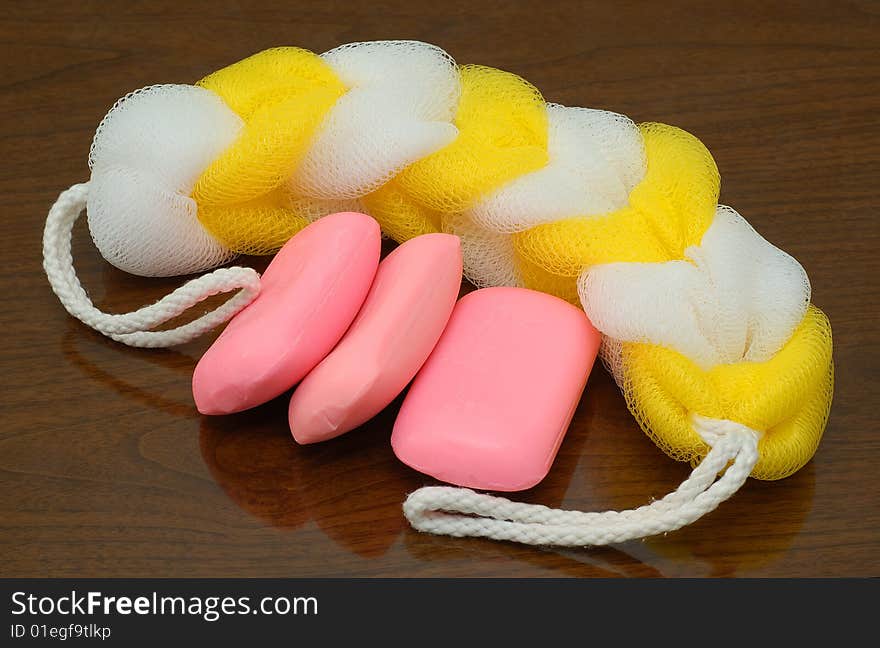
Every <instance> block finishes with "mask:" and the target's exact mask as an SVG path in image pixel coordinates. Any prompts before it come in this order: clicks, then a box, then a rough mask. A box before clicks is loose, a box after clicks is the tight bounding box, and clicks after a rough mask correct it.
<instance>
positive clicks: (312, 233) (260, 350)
mask: <svg viewBox="0 0 880 648" xmlns="http://www.w3.org/2000/svg"><path fill="white" fill-rule="evenodd" d="M380 252H381V231H380V229H379V225H378V223H376V221H375V220H373V219H372V218H370V217H369V216H367V215H365V214H358V213H355V212H343V213H339V214H331V215H329V216H325V217H324V218H321V219H319V220H317V221H315V222H314V223H312V224H310V225H308V226H307V227H306V228H304V229H303V230H302V231H300V232H299V233H298V234H296V236H294V237H293V238H291V239H290V240H289V241H288V242H287V243H286V244H285V245H284V247H283V248H281V250H280V251H279V252H278V254H277V255H276V256H275V258H274V259H273V260H272V262H271V263H270V264H269V267H268V268H266V271H265V272H264V273H263V276H262V278H261V280H260V283H261V290H260V294H259V296H258V297H257V298H256V299H255V300H254V301H253V302H252V303H251V304H250V305H249V306H248V307H247V308H245V309H244V310H243V311H241V312H240V313H239V314H238V315H236V316H235V317H234V318H233V319H232V320H231V321H230V322H229V324H228V325H227V326H226V330H224V331H223V333H222V334H221V335H220V337H218V338H217V340H216V341H215V342H214V344H213V345H211V347H210V348H209V349H208V350H207V351H206V352H205V355H203V356H202V358H201V360H200V361H199V363H198V365H196V368H195V372H194V373H193V382H192V388H193V398H194V399H195V402H196V407H197V408H198V410H199V411H200V412H201V413H202V414H231V413H233V412H240V411H242V410H246V409H249V408H251V407H255V406H257V405H260V404H261V403H265V402H266V401H269V400H271V399H273V398H275V397H276V396H278V395H280V394H282V393H284V392H285V391H287V390H288V389H290V388H291V387H293V386H294V385H295V384H296V383H298V382H299V381H300V380H302V378H303V377H304V376H305V375H306V374H307V373H308V372H309V371H311V370H312V369H313V368H314V367H315V366H316V365H317V364H318V363H319V362H320V361H321V360H323V359H324V357H325V356H326V355H327V354H328V353H329V352H330V351H331V349H333V347H334V346H335V345H336V343H337V342H339V340H340V338H341V337H342V336H343V335H344V334H345V331H346V329H348V327H349V326H350V325H351V322H352V321H353V320H354V318H355V316H356V315H357V313H358V311H359V310H360V307H361V306H362V305H363V303H364V299H366V296H367V293H368V292H369V290H370V286H371V284H372V283H373V278H374V277H375V275H376V268H377V267H378V265H379V254H380Z"/></svg>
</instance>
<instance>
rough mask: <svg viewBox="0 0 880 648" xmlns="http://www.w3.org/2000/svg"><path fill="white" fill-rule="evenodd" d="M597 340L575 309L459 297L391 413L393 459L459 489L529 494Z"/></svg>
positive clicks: (502, 291)
mask: <svg viewBox="0 0 880 648" xmlns="http://www.w3.org/2000/svg"><path fill="white" fill-rule="evenodd" d="M599 340H600V337H599V333H598V331H596V329H595V328H594V327H593V325H592V324H591V323H590V321H589V319H588V318H587V316H586V315H585V314H584V312H583V311H582V310H581V309H579V308H576V307H575V306H572V305H571V304H569V303H568V302H566V301H563V300H561V299H559V298H557V297H553V296H551V295H547V294H545V293H540V292H535V291H533V290H526V289H524V288H486V289H483V290H477V291H475V292H472V293H470V294H468V295H466V296H464V297H463V298H462V299H460V300H459V302H458V304H456V306H455V309H454V310H453V312H452V316H451V317H450V319H449V323H448V325H447V327H446V330H445V331H444V332H443V335H442V337H441V338H440V341H439V342H438V343H437V346H436V347H435V348H434V351H433V352H432V353H431V355H430V357H429V358H428V361H427V362H426V363H425V365H424V366H423V367H422V369H421V371H420V372H419V374H418V375H417V376H416V379H415V381H414V382H413V384H412V386H411V387H410V390H409V393H408V394H407V396H406V398H405V400H404V402H403V405H402V406H401V409H400V413H399V415H398V417H397V421H396V422H395V425H394V431H393V433H392V437H391V445H392V447H393V448H394V453H395V454H396V455H397V457H398V458H399V459H400V460H401V461H403V462H404V463H405V464H407V465H408V466H411V467H412V468H415V469H416V470H419V471H421V472H423V473H426V474H428V475H431V476H433V477H436V478H437V479H439V480H441V481H444V482H449V483H452V484H456V485H459V486H468V487H470V488H478V489H483V490H496V491H517V490H523V489H526V488H531V487H532V486H534V485H535V484H537V483H538V482H540V481H541V480H542V479H543V478H544V477H545V476H546V475H547V472H548V471H549V470H550V466H551V465H552V463H553V460H554V458H555V457H556V451H557V450H558V449H559V445H560V444H561V443H562V438H563V436H564V435H565V432H566V430H567V429H568V425H569V423H570V422H571V417H572V416H573V414H574V410H575V408H576V407H577V404H578V402H579V400H580V397H581V394H582V393H583V390H584V386H585V385H586V382H587V377H588V376H589V374H590V370H591V369H592V367H593V362H594V361H595V359H596V353H597V351H598V349H599Z"/></svg>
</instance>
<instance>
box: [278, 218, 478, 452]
mask: <svg viewBox="0 0 880 648" xmlns="http://www.w3.org/2000/svg"><path fill="white" fill-rule="evenodd" d="M461 263H462V261H461V244H460V241H459V239H458V237H457V236H452V235H450V234H425V235H423V236H418V237H416V238H413V239H410V240H409V241H407V242H406V243H404V244H403V245H401V246H399V247H398V248H396V249H395V250H394V251H393V252H392V253H391V254H389V255H388V256H387V257H386V258H385V259H384V260H383V261H382V262H381V263H380V264H379V270H378V271H377V273H376V279H375V280H374V282H373V287H372V288H371V289H370V293H369V295H368V296H367V299H366V301H365V302H364V306H363V308H362V309H361V311H360V313H359V314H358V316H357V318H356V319H355V321H354V323H353V324H352V325H351V328H350V329H349V330H348V332H347V333H346V334H345V336H344V337H343V338H342V340H341V341H340V342H339V344H338V345H337V346H336V348H335V349H333V351H331V352H330V354H329V355H328V356H327V357H326V358H324V360H323V361H321V363H320V364H319V365H318V366H317V367H315V369H313V370H312V371H311V373H309V375H308V376H306V377H305V379H304V380H303V381H302V382H301V383H300V385H299V386H298V387H297V388H296V390H295V391H294V392H293V397H292V398H291V399H290V408H289V420H290V430H291V432H292V434H293V438H294V439H296V441H297V442H299V443H315V442H317V441H324V440H327V439H332V438H333V437H336V436H339V435H340V434H344V433H346V432H349V431H351V430H353V429H354V428H356V427H358V426H359V425H361V424H363V423H365V422H366V421H368V420H369V419H371V418H373V417H374V416H375V415H376V414H378V413H379V412H380V411H381V410H383V409H384V408H385V407H386V406H387V405H388V404H389V403H390V402H391V401H393V400H394V399H395V398H396V397H397V396H398V395H399V394H400V393H401V392H402V391H403V389H404V388H405V387H406V385H407V384H409V382H410V381H411V380H412V379H413V376H415V375H416V372H418V370H419V368H420V367H421V366H422V365H423V364H424V362H425V360H426V359H427V358H428V355H429V354H430V353H431V350H432V349H433V348H434V345H436V344H437V340H438V339H439V338H440V334H441V333H442V332H443V329H444V327H445V326H446V323H447V321H449V316H450V314H451V313H452V308H453V306H455V300H456V298H457V297H458V292H459V288H460V287H461Z"/></svg>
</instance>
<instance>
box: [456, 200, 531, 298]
mask: <svg viewBox="0 0 880 648" xmlns="http://www.w3.org/2000/svg"><path fill="white" fill-rule="evenodd" d="M443 230H444V231H445V232H447V233H448V234H455V235H456V236H458V237H459V238H460V239H461V256H462V274H464V276H465V277H466V278H467V279H468V281H470V282H471V283H472V284H474V285H475V286H477V287H478V288H487V287H490V286H518V285H520V280H519V275H518V273H517V271H516V261H515V253H514V249H513V241H512V239H511V238H510V237H509V236H508V235H506V234H501V233H499V232H493V231H492V230H487V229H485V228H483V227H480V226H479V225H477V224H476V223H474V222H473V221H471V220H470V219H469V218H468V217H467V216H465V215H464V214H456V215H454V216H452V217H451V218H450V219H449V220H448V221H447V222H445V223H444V227H443Z"/></svg>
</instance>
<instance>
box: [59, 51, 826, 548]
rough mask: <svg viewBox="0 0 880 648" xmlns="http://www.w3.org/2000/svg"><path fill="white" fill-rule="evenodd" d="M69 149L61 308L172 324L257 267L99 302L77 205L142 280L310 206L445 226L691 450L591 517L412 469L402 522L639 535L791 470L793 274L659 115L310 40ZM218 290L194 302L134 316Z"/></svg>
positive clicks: (432, 228)
mask: <svg viewBox="0 0 880 648" xmlns="http://www.w3.org/2000/svg"><path fill="white" fill-rule="evenodd" d="M89 165H90V167H91V171H92V175H91V180H90V181H89V183H87V184H83V185H76V186H74V187H72V188H71V189H70V190H68V191H66V192H65V193H63V194H62V195H61V197H60V198H59V200H58V202H57V203H56V204H55V205H54V206H53V208H52V210H51V211H50V214H49V218H48V220H47V224H46V232H45V236H44V265H45V268H46V272H47V274H48V276H49V279H50V282H51V284H52V287H53V288H54V290H55V292H56V293H57V294H58V295H59V297H60V298H61V301H62V302H63V304H64V305H65V307H66V308H67V309H68V310H69V311H70V312H71V313H72V314H73V315H75V316H76V317H78V318H80V319H81V320H83V321H84V322H86V323H87V324H89V325H90V326H92V327H94V328H96V329H98V330H100V331H101V332H103V333H105V334H107V335H109V336H111V337H113V338H114V339H117V340H120V341H122V342H125V343H126V344H130V345H135V346H166V345H170V344H176V343H180V342H184V341H187V340H189V339H192V338H193V337H194V336H195V335H198V334H200V333H202V332H204V331H206V330H208V329H209V328H211V327H213V326H216V325H217V324H219V323H222V322H223V321H225V320H227V319H228V318H229V317H231V316H232V315H234V314H235V312H237V311H238V310H240V309H241V308H243V307H244V306H245V305H247V303H249V301H250V300H252V299H253V298H254V296H255V295H256V294H257V292H258V291H259V278H258V276H257V275H256V273H255V272H253V271H252V270H249V269H247V268H235V267H233V268H223V269H220V270H215V271H214V272H212V273H211V274H208V275H205V276H203V277H200V278H199V279H196V280H194V281H193V282H190V283H188V284H185V285H184V286H182V287H181V288H180V289H178V290H177V291H175V292H174V293H172V294H171V295H169V296H168V297H166V298H165V299H163V300H161V301H160V302H158V303H157V304H153V305H152V306H148V307H146V308H143V309H141V310H139V311H136V312H134V313H128V314H124V315H107V314H105V313H101V312H100V311H99V310H97V309H96V308H94V306H93V305H92V304H91V302H90V301H89V300H88V297H87V295H86V293H85V291H84V290H83V289H82V287H81V286H80V284H79V281H78V280H77V278H76V275H75V273H74V271H73V267H72V260H71V258H70V231H71V227H72V225H73V223H74V221H75V220H76V218H77V217H78V215H79V213H80V212H81V211H82V209H83V207H84V206H86V205H87V207H88V220H89V228H90V231H91V234H92V237H93V239H94V241H95V243H96V245H97V247H98V249H99V250H100V251H101V253H102V255H103V256H104V257H105V258H106V259H107V260H108V261H109V262H110V263H112V264H114V265H116V266H117V267H119V268H121V269H123V270H125V271H127V272H132V273H136V274H141V275H147V276H164V275H175V274H184V273H190V272H197V271H203V270H208V269H210V268H213V267H215V266H218V265H221V264H223V263H225V262H226V261H228V260H230V259H231V258H232V257H234V256H235V255H236V254H241V253H251V254H271V253H273V252H274V251H276V250H277V249H279V248H280V247H281V246H282V245H283V244H284V242H285V241H287V240H288V239H289V238H290V237H291V236H293V235H294V234H295V233H296V232H297V231H299V230H300V229H301V228H302V227H304V226H305V225H306V224H308V223H309V222H311V221H313V220H315V219H317V218H321V217H322V216H324V215H326V214H330V213H333V212H336V211H343V210H360V211H364V212H366V213H369V214H370V215H371V216H373V217H374V218H376V220H377V221H378V222H379V223H380V225H381V226H382V228H383V231H384V232H385V234H386V235H387V236H389V237H391V238H393V239H395V240H397V241H398V242H402V241H405V240H407V239H410V238H412V237H415V236H418V235H421V234H425V233H429V232H440V231H442V232H450V233H453V234H456V235H458V236H459V237H460V238H461V242H462V251H463V256H464V273H465V275H466V276H467V277H468V278H469V279H470V280H471V281H472V282H473V283H474V284H476V285H478V286H524V287H527V288H532V289H536V290H541V291H545V292H548V293H551V294H554V295H556V296H558V297H561V298H563V299H566V300H569V301H571V302H573V303H576V304H580V305H582V306H583V308H584V309H585V311H586V313H587V314H588V315H589V316H590V318H591V320H592V321H593V323H594V324H595V325H596V327H597V328H598V329H599V330H600V331H601V332H602V334H603V348H602V356H603V359H604V361H605V364H606V365H607V366H608V368H609V369H610V371H611V373H612V374H613V376H614V378H615V380H616V381H617V383H618V385H619V386H620V389H621V391H622V392H623V394H624V397H625V398H626V402H627V404H628V406H629V408H630V410H631V411H632V412H633V414H634V415H635V417H636V419H637V421H638V422H639V425H640V426H641V427H642V429H643V430H644V431H645V432H646V434H647V435H648V436H649V437H650V438H651V439H652V440H653V441H654V442H655V443H656V444H657V445H658V446H659V447H660V448H661V449H662V450H663V451H664V452H666V453H667V454H668V455H669V456H671V457H672V458H674V459H677V460H681V461H688V462H691V463H692V464H693V465H694V466H695V468H694V472H693V473H692V475H691V477H690V478H689V479H688V480H686V481H685V482H684V483H683V484H682V485H681V487H680V488H679V489H678V490H676V491H675V492H673V493H671V494H670V495H668V496H667V497H665V498H663V499H661V500H657V501H655V502H653V503H652V504H651V505H649V506H645V507H641V508H638V509H634V510H631V511H623V512H614V511H611V512H607V513H602V514H593V513H579V512H575V511H555V510H552V509H546V508H544V507H535V506H531V505H524V504H517V503H514V502H511V501H509V500H505V499H502V498H497V497H493V496H489V495H485V494H478V493H473V492H471V491H467V490H465V489H456V488H447V487H430V488H423V489H419V490H418V491H416V492H415V493H413V494H411V495H410V496H409V498H408V499H407V501H406V503H405V505H404V511H405V513H406V515H407V517H408V518H409V520H410V522H411V523H412V524H413V525H414V526H415V527H416V528H418V529H420V530H423V531H429V532H433V533H448V534H451V535H457V536H461V535H482V536H487V537H492V538H499V539H508V540H516V541H519V542H526V543H532V544H567V545H587V544H606V543H609V542H618V541H622V540H626V539H629V538H634V537H641V536H645V535H650V534H653V533H661V532H664V531H669V530H672V529H675V528H678V527H680V526H683V525H684V524H687V523H689V522H690V521H693V520H695V519H697V518H698V517H700V516H701V515H703V514H705V513H706V512H708V511H710V510H712V509H713V508H715V506H717V505H718V504H719V503H720V502H721V501H723V500H724V499H726V498H727V497H729V496H730V495H731V494H732V493H733V492H735V491H736V489H737V488H739V486H741V485H742V483H744V482H745V480H746V478H747V477H748V476H750V475H751V476H752V477H755V478H758V479H779V478H782V477H786V476H788V475H790V474H792V473H794V472H795V471H797V470H798V469H799V468H800V467H802V466H803V465H804V464H805V463H806V462H807V461H809V459H810V457H812V455H813V453H814V452H815V451H816V448H817V446H818V444H819V441H820V439H821V436H822V432H823V430H824V427H825V423H826V419H827V417H828V411H829V407H830V403H831V394H832V386H833V363H832V355H831V329H830V326H829V323H828V320H827V318H826V317H825V316H824V314H823V313H822V312H821V311H820V310H819V309H818V308H816V307H815V306H813V305H812V304H811V303H810V285H809V281H808V279H807V276H806V273H805V272H804V270H803V268H802V267H801V266H800V264H798V263H797V261H795V260H794V259H793V258H792V257H790V256H788V255H787V254H785V253H784V252H782V251H781V250H779V249H778V248H776V247H774V246H773V245H771V244H770V243H768V242H767V241H766V240H764V239H763V238H762V237H761V236H760V235H759V234H758V233H757V232H755V230H753V229H752V228H751V227H750V226H749V225H748V223H747V222H746V221H745V220H744V219H743V218H742V217H741V216H740V215H739V214H737V213H736V212H735V211H734V210H732V209H731V208H729V207H724V206H720V205H718V197H719V186H720V179H719V174H718V169H717V167H716V165H715V162H714V160H713V159H712V156H711V155H710V154H709V152H708V151H707V150H706V148H705V147H704V146H703V144H702V143H701V142H700V141H699V140H698V139H697V138H695V137H694V136H693V135H690V134H689V133H686V132H685V131H682V130H680V129H678V128H675V127H673V126H668V125H665V124H656V123H643V124H638V125H637V124H635V123H633V122H632V121H631V120H630V119H629V118H627V117H625V116H623V115H619V114H616V113H613V112H608V111H602V110H591V109H587V108H575V107H566V106H560V105H556V104H548V103H546V102H545V100H544V98H543V97H542V95H541V93H540V92H539V91H538V90H537V89H536V88H535V87H533V86H532V85H531V84H529V83H528V82H527V81H525V80H524V79H522V78H520V77H518V76H516V75H514V74H510V73H508V72H504V71H501V70H496V69H493V68H489V67H482V66H473V65H471V66H463V67H459V66H458V65H457V64H456V63H455V62H454V61H453V60H452V58H451V57H450V56H449V55H448V54H446V53H445V52H444V51H443V50H441V49H440V48H438V47H435V46H433V45H428V44H425V43H419V42H412V41H387V42H371V43H355V44H350V45H343V46H341V47H338V48H336V49H333V50H331V51H329V52H326V53H325V54H322V55H316V54H314V53H312V52H309V51H306V50H302V49H298V48H294V47H285V48H276V49H271V50H267V51H265V52H261V53H259V54H256V55H254V56H252V57H249V58H247V59H245V60H243V61H240V62H238V63H235V64H233V65H230V66H229V67H226V68H224V69H222V70H219V71H217V72H215V73H213V74H210V75H208V76H207V77H205V78H204V79H202V80H201V81H199V82H198V83H196V84H195V85H191V86H190V85H164V86H152V87H149V88H145V89H143V90H140V91H137V92H135V93H132V94H130V95H128V96H126V97H125V98H124V99H122V100H120V101H119V102H118V103H117V104H116V105H115V106H114V107H113V108H112V109H111V110H110V112H109V113H108V115H107V117H106V118H105V119H104V120H103V121H102V122H101V125H100V126H99V127H98V131H97V133H96V135H95V139H94V143H93V145H92V149H91V152H90V156H89ZM236 288H240V289H241V290H240V292H239V293H238V294H237V295H235V296H234V297H233V298H232V299H230V300H229V301H227V302H226V303H225V304H224V305H222V306H221V307H220V308H218V309H217V310H215V311H212V312H209V313H207V314H205V315H203V316H202V317H200V318H199V319H197V320H196V321H194V322H191V323H190V324H187V325H185V326H183V327H179V328H175V329H169V330H158V331H157V330H154V329H156V328H157V327H158V326H159V325H160V324H161V323H162V322H165V321H167V320H168V319H170V318H172V317H175V316H176V315H178V314H180V313H181V312H182V311H184V310H185V309H186V308H188V307H190V306H192V305H194V304H195V303H197V302H198V301H200V300H202V299H204V298H205V297H206V296H207V295H210V294H215V293H218V292H223V291H229V290H234V289H236ZM524 343H527V341H524Z"/></svg>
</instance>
